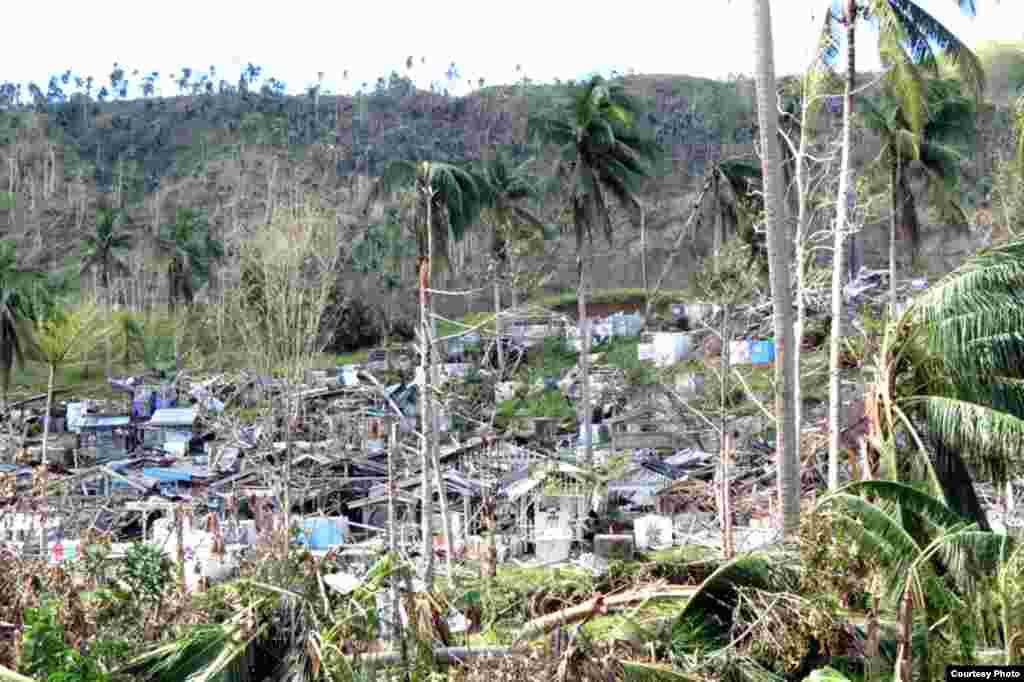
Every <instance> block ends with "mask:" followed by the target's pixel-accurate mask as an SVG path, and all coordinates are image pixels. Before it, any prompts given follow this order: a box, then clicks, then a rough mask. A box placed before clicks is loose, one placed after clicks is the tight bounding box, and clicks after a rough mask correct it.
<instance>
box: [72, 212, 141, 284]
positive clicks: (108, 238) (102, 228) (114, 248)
mask: <svg viewBox="0 0 1024 682" xmlns="http://www.w3.org/2000/svg"><path fill="white" fill-rule="evenodd" d="M123 218H124V213H123V212H122V211H120V210H118V209H115V208H108V207H101V208H99V209H98V210H97V211H96V234H95V235H91V234H88V235H85V236H84V237H83V238H82V242H83V245H82V247H83V248H82V259H83V261H82V269H81V273H83V274H84V273H85V272H86V271H88V270H94V269H95V270H98V271H99V276H100V286H101V287H102V288H103V289H104V290H105V291H106V290H109V289H110V278H111V274H112V273H113V274H115V275H120V276H126V275H128V274H129V270H128V266H127V265H125V264H124V261H122V260H121V259H120V258H118V254H119V253H120V252H122V251H124V250H125V249H127V248H128V247H130V246H131V238H130V237H128V236H127V235H123V234H120V233H118V232H117V227H118V225H119V224H120V223H121V221H122V219H123Z"/></svg>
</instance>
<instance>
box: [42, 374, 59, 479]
mask: <svg viewBox="0 0 1024 682" xmlns="http://www.w3.org/2000/svg"><path fill="white" fill-rule="evenodd" d="M55 369H56V368H55V367H54V365H53V363H50V372H49V375H48V376H47V379H46V413H45V414H43V453H42V459H43V467H44V468H45V467H46V465H47V464H49V460H48V459H47V457H46V456H47V452H46V446H47V444H48V442H49V439H50V412H51V411H52V410H53V375H54V374H55V373H56V372H55Z"/></svg>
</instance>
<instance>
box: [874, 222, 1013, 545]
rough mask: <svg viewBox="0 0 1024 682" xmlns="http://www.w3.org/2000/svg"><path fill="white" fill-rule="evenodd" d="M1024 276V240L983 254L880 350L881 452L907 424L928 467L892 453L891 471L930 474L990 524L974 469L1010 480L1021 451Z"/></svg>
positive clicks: (965, 509)
mask: <svg viewBox="0 0 1024 682" xmlns="http://www.w3.org/2000/svg"><path fill="white" fill-rule="evenodd" d="M1022 278H1024V240H1021V239H1016V240H1013V241H1008V242H1004V243H1002V244H1000V245H998V246H995V247H993V248H991V249H988V250H986V251H983V252H981V253H979V254H978V255H976V256H975V257H974V258H972V259H971V260H970V261H968V262H967V263H965V264H964V265H962V266H961V267H960V268H958V269H957V270H955V271H954V272H952V273H950V274H949V275H947V276H946V277H945V278H943V279H942V280H941V281H939V282H938V283H936V284H935V285H934V286H933V287H931V288H930V289H929V290H927V291H926V292H924V293H923V294H921V295H920V296H919V297H917V298H916V299H915V300H914V303H913V304H912V306H911V307H910V308H909V309H908V310H907V312H906V313H904V315H903V316H902V317H901V318H900V319H899V320H898V322H897V323H895V324H894V325H893V326H892V327H891V328H890V329H889V330H888V331H887V334H886V337H885V339H884V342H883V348H882V352H881V353H880V357H879V366H878V380H877V384H876V386H875V392H876V398H875V401H874V402H875V404H877V406H878V408H877V413H876V414H874V415H873V420H874V423H875V425H876V430H877V433H876V434H875V449H876V450H879V451H884V449H892V447H893V446H892V443H893V441H894V440H895V434H896V432H898V431H903V432H904V433H906V434H908V435H909V436H910V443H911V444H912V445H913V446H914V450H916V451H919V452H921V457H920V458H918V460H916V461H923V463H924V465H925V466H924V467H916V468H917V470H918V472H917V473H915V471H913V470H911V466H910V464H911V462H912V461H913V460H907V459H903V460H899V461H897V460H895V458H892V459H891V460H890V461H889V462H887V463H886V469H888V472H887V475H888V477H889V478H893V479H897V478H899V479H902V478H904V477H913V476H918V477H920V476H922V475H923V476H924V477H925V478H926V479H927V480H929V482H931V484H932V488H933V489H936V490H937V492H939V493H941V494H942V495H944V497H945V500H946V503H947V504H948V505H949V506H950V507H951V508H952V509H954V510H955V511H957V512H958V513H960V514H961V515H963V516H964V517H966V518H968V519H970V520H972V521H974V522H976V523H977V524H978V525H979V526H980V527H981V528H983V529H987V528H988V522H987V519H986V516H985V511H984V509H983V508H982V506H981V504H980V502H979V501H978V498H977V495H976V493H975V491H974V486H973V483H972V481H973V477H972V470H973V474H975V475H978V476H981V477H984V478H988V479H991V480H993V481H994V482H995V483H996V484H1001V483H1004V482H1005V481H1006V478H1007V476H1008V475H1009V472H1010V470H1011V468H1012V467H1014V466H1015V464H1016V462H1017V461H1018V460H1019V458H1020V455H1021V452H1022V450H1024V388H1022V387H1024V362H1022V360H1024V334H1022V332H1024V294H1022V293H1021V290H1020V287H1019V284H1018V283H1019V282H1020V281H1021V280H1022ZM929 451H930V452H931V453H933V454H931V455H929ZM969 466H970V468H969Z"/></svg>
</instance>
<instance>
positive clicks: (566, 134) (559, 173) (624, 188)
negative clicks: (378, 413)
mask: <svg viewBox="0 0 1024 682" xmlns="http://www.w3.org/2000/svg"><path fill="white" fill-rule="evenodd" d="M570 98H571V99H570V101H569V102H568V103H567V104H566V105H565V106H564V107H563V109H562V110H561V112H560V115H558V116H545V115H541V116H534V117H532V118H531V119H530V121H529V127H530V128H531V130H532V132H533V134H534V135H536V136H538V137H539V138H540V139H541V140H542V141H544V142H546V143H549V144H553V145H556V146H558V147H559V148H560V150H561V155H560V157H559V160H558V162H557V166H556V168H555V178H556V180H557V181H559V182H560V183H561V184H562V185H563V186H564V187H566V188H567V189H568V191H569V197H570V199H569V201H570V204H569V208H570V210H571V212H572V222H573V228H574V232H575V236H576V250H577V261H576V262H577V270H578V275H579V285H578V293H577V299H578V301H577V303H578V307H579V318H580V324H581V325H582V327H583V348H582V353H581V355H580V370H581V373H582V375H583V386H582V396H581V398H582V402H583V444H584V453H585V454H584V457H585V461H586V462H587V463H588V464H589V463H592V462H593V455H594V451H593V439H592V434H591V427H590V423H591V421H592V405H591V404H590V328H589V323H588V320H587V293H588V289H589V287H590V266H591V259H592V256H591V251H592V248H593V233H594V231H595V230H596V229H598V228H600V229H601V230H602V231H603V232H604V235H605V238H606V239H607V240H608V243H609V244H611V243H612V239H613V236H614V232H615V224H614V222H613V221H612V215H611V206H610V201H609V200H610V199H611V198H612V197H614V199H615V200H617V202H618V203H619V204H620V205H621V206H622V207H623V208H625V209H626V210H627V211H628V212H629V213H630V217H631V218H632V220H633V222H634V223H635V224H638V223H639V222H640V219H641V213H642V210H643V206H642V204H641V200H640V197H639V194H638V191H639V183H640V181H641V180H643V179H644V178H647V177H649V176H650V175H651V164H652V162H654V161H655V160H656V158H657V157H658V155H659V147H658V145H657V144H656V143H655V142H654V141H653V140H652V139H651V138H649V137H648V136H646V135H645V134H643V133H642V132H640V131H639V130H638V125H637V119H638V118H639V115H640V113H641V112H640V106H639V104H638V103H637V102H636V101H635V100H634V99H633V98H631V97H629V96H628V95H627V93H626V92H625V90H624V89H623V87H622V86H621V85H620V84H617V83H614V82H609V81H606V80H605V79H604V78H602V77H601V76H594V77H593V78H591V79H590V80H589V81H587V82H586V83H584V84H583V85H572V86H570Z"/></svg>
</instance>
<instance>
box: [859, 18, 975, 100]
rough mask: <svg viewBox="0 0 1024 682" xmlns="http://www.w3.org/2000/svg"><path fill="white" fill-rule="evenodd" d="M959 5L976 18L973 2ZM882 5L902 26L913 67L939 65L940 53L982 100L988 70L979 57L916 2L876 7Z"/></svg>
mask: <svg viewBox="0 0 1024 682" xmlns="http://www.w3.org/2000/svg"><path fill="white" fill-rule="evenodd" d="M957 4H958V5H959V6H960V9H961V10H963V11H964V12H965V13H967V14H969V15H972V16H973V15H974V13H975V7H974V2H973V1H972V0H958V1H957ZM879 5H885V6H887V7H888V8H890V9H891V10H892V12H893V14H894V15H895V18H896V20H897V21H898V22H899V24H900V25H901V26H902V29H903V32H904V35H905V38H904V39H905V41H906V45H907V52H908V54H909V55H910V57H911V58H912V59H913V61H914V63H917V64H922V65H925V66H927V67H929V68H931V67H933V65H936V64H937V59H936V50H938V52H941V53H942V54H943V55H945V56H946V57H948V58H949V60H950V62H951V63H952V64H953V65H954V66H956V67H957V69H958V71H959V73H960V78H961V79H962V80H963V82H964V84H965V85H966V86H967V88H968V89H969V90H970V91H971V92H972V93H973V94H974V96H975V99H979V100H980V99H981V95H982V93H983V92H984V91H985V68H984V66H983V65H982V63H981V60H980V59H979V58H978V56H977V55H976V54H974V52H972V51H971V49H970V48H969V47H967V45H966V44H965V43H963V42H962V41H961V40H960V39H959V38H958V37H957V36H956V34H954V33H953V32H952V31H950V30H949V29H948V28H946V26H944V25H943V24H942V22H940V21H939V20H938V19H936V18H935V17H933V16H932V15H931V14H929V13H928V12H927V11H926V10H925V9H924V8H923V7H922V6H921V3H920V2H917V1H915V0H883V1H882V2H875V3H874V4H873V7H874V6H879Z"/></svg>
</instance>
